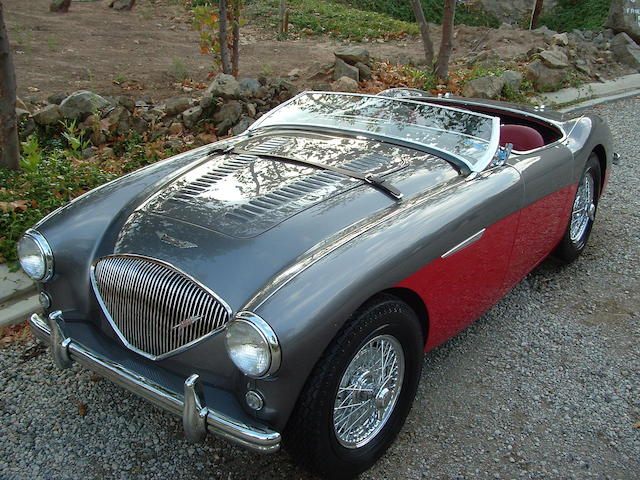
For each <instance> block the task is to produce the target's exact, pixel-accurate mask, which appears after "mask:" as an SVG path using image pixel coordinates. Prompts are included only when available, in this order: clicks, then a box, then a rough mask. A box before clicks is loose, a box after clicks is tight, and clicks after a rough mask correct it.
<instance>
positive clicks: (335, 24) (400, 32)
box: [247, 0, 418, 41]
mask: <svg viewBox="0 0 640 480" xmlns="http://www.w3.org/2000/svg"><path fill="white" fill-rule="evenodd" d="M407 3H408V2H407ZM287 8H288V9H289V23H290V24H291V25H293V27H294V29H295V30H296V31H298V32H302V33H305V34H308V35H313V34H327V35H331V36H333V37H336V38H350V39H352V40H356V41H362V40H364V39H371V38H398V37H403V36H405V35H407V34H409V35H416V34H417V33H418V26H417V25H416V24H415V23H414V22H413V19H411V21H409V22H407V21H401V20H397V19H395V18H392V17H390V16H389V15H385V14H381V13H376V12H372V11H362V10H358V9H356V8H353V7H351V6H348V5H345V4H342V3H337V2H335V1H331V0H329V1H322V2H320V1H317V0H289V1H288V2H287ZM247 13H248V14H249V15H250V16H251V17H252V19H253V20H254V21H257V22H261V23H263V24H264V23H267V24H268V25H269V26H270V27H272V29H273V31H274V32H276V31H277V30H278V18H279V1H278V0H260V1H253V2H251V3H248V5H247Z"/></svg>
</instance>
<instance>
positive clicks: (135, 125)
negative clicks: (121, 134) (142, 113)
mask: <svg viewBox="0 0 640 480" xmlns="http://www.w3.org/2000/svg"><path fill="white" fill-rule="evenodd" d="M129 125H130V127H131V130H133V131H134V132H136V133H137V134H138V135H142V134H143V133H145V132H147V131H149V122H147V121H146V120H145V119H144V118H142V117H137V116H131V118H130V119H129Z"/></svg>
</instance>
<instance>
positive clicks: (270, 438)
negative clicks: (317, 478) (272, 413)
mask: <svg viewBox="0 0 640 480" xmlns="http://www.w3.org/2000/svg"><path fill="white" fill-rule="evenodd" d="M61 316H62V314H59V315H58V316H56V317H53V314H52V315H51V316H50V317H49V322H51V321H54V322H56V323H55V324H56V327H57V328H58V329H60V325H59V324H58V323H57V320H59V319H60V318H61ZM52 317H53V318H52ZM29 325H30V326H31V331H32V333H33V334H34V336H35V337H36V338H38V339H40V340H42V341H43V342H45V343H46V344H48V345H50V346H51V347H52V350H53V351H54V352H55V351H56V350H57V349H58V348H60V347H58V346H53V335H52V331H51V328H50V326H49V324H48V322H47V320H45V319H44V318H42V317H41V316H40V315H38V314H35V313H34V314H33V315H32V316H31V318H30V320H29ZM60 336H61V337H64V335H63V334H62V331H61V330H60ZM62 343H63V345H62V346H63V347H64V348H65V350H66V351H67V352H68V355H69V358H70V359H71V360H74V361H76V362H78V363H80V364H81V365H83V366H85V367H87V368H89V369H91V370H93V371H95V372H96V373H98V374H99V375H100V376H102V377H105V378H107V379H109V380H111V381H112V382H114V383H116V384H118V385H120V386H121V387H124V388H125V389H127V390H129V391H130V392H132V393H135V394H136V395H138V396H140V397H142V398H144V399H145V400H147V401H149V402H150V403H153V404H154V405H157V406H159V407H161V408H163V409H164V410H167V411H169V412H171V413H173V414H175V415H178V416H182V417H183V421H184V416H185V415H188V414H189V413H191V414H192V415H193V414H195V415H196V416H198V417H199V418H198V419H191V418H189V419H188V422H187V423H189V424H192V425H194V429H195V430H194V431H187V432H185V434H186V435H187V436H188V437H189V438H195V439H198V438H200V437H199V432H198V428H199V427H198V425H201V423H200V422H202V421H203V420H200V419H202V418H203V417H204V416H205V415H206V431H207V432H209V433H212V434H215V435H218V436H220V437H222V438H224V439H225V440H228V441H231V442H234V443H236V444H239V445H241V446H243V447H245V448H248V449H250V450H253V451H256V452H259V453H273V452H276V451H278V450H279V449H280V442H281V435H280V433H278V432H276V431H274V430H271V429H269V428H266V427H265V428H264V429H260V428H256V427H253V426H250V425H246V424H244V423H242V422H240V421H238V420H235V419H233V418H230V417H228V416H227V415H225V414H223V413H220V412H217V411H216V410H212V409H210V408H208V407H206V406H203V405H201V402H202V399H203V397H202V396H199V395H198V388H197V380H198V379H197V378H194V376H193V375H192V376H191V377H189V378H188V379H187V381H185V391H186V393H187V395H189V394H191V393H190V391H191V389H193V395H194V397H193V398H191V400H192V401H193V403H192V405H190V406H189V408H187V407H186V406H185V397H184V396H183V395H182V394H179V393H176V392H173V391H170V390H167V389H166V388H164V387H163V386H161V385H159V384H157V383H155V382H153V381H151V380H149V379H148V378H146V377H143V376H141V375H139V374H137V373H135V372H133V371H131V370H129V369H127V368H126V367H124V366H123V365H120V364H118V363H115V362H113V361H112V360H110V359H108V358H106V357H104V356H102V355H100V354H98V353H96V352H94V351H92V350H89V349H88V348H86V347H84V346H83V345H81V344H80V343H77V342H76V341H74V340H72V339H70V338H64V340H63V342H62ZM196 395H197V401H196ZM198 406H200V407H201V408H200V409H199V408H198Z"/></svg>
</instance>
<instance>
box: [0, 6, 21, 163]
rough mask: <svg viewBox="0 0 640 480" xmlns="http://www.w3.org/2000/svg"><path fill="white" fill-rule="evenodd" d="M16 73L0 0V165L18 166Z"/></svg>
mask: <svg viewBox="0 0 640 480" xmlns="http://www.w3.org/2000/svg"><path fill="white" fill-rule="evenodd" d="M19 155H20V153H19V151H18V125H17V120H16V73H15V70H14V69H13V58H12V56H11V46H10V45H9V36H8V35H7V29H6V28H5V26H4V14H3V6H2V1H0V167H5V168H13V169H17V168H18V159H19V158H20V157H19Z"/></svg>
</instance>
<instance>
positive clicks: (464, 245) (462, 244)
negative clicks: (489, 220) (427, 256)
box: [440, 228, 486, 258]
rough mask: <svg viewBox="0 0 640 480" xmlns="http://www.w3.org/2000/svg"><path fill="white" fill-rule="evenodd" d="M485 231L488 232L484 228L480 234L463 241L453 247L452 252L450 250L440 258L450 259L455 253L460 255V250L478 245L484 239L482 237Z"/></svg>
mask: <svg viewBox="0 0 640 480" xmlns="http://www.w3.org/2000/svg"><path fill="white" fill-rule="evenodd" d="M485 230H486V228H483V229H482V230H480V231H479V232H477V233H474V234H473V235H471V236H470V237H469V238H467V239H466V240H463V241H462V242H460V243H459V244H458V245H456V246H455V247H453V248H452V249H451V250H448V251H446V252H445V253H443V254H442V255H441V256H440V258H447V257H450V256H451V255H454V254H455V253H458V252H459V251H460V250H463V249H465V248H467V247H468V246H469V245H473V244H474V243H476V242H477V241H478V240H480V239H481V238H482V235H484V232H485Z"/></svg>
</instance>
